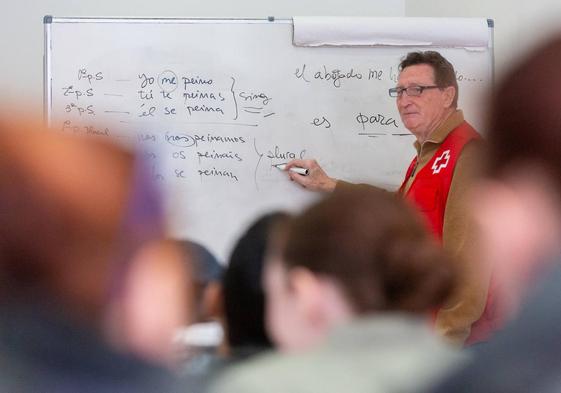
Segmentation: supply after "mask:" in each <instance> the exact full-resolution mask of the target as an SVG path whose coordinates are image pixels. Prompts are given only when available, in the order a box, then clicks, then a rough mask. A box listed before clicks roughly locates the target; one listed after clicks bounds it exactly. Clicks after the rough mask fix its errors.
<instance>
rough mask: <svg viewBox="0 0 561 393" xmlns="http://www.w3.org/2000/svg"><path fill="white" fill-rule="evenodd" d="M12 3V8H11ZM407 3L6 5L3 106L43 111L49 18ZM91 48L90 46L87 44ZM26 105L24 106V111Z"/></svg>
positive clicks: (379, 12)
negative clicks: (45, 33) (46, 18)
mask: <svg viewBox="0 0 561 393" xmlns="http://www.w3.org/2000/svg"><path fill="white" fill-rule="evenodd" d="M4 2H6V3H8V2H9V5H8V6H7V5H5V3H4ZM404 4H405V0H350V1H349V0H347V1H343V0H321V1H320V0H283V1H279V0H223V1H217V0H206V1H199V0H158V1H155V0H95V1H77V0H3V2H2V10H3V11H4V12H3V17H2V22H1V23H0V53H2V60H1V61H0V75H2V77H1V78H0V91H1V92H2V94H1V95H0V97H1V98H0V103H2V106H3V107H5V106H6V105H7V104H8V103H12V102H13V101H17V102H22V101H23V102H24V103H25V104H24V105H25V107H26V108H20V109H26V110H34V109H37V108H41V106H42V89H43V60H42V58H43V52H44V51H43V23H42V21H43V16H44V15H53V16H144V17H155V16H161V17H239V18H242V17H250V18H266V17H267V16H275V17H292V16H298V15H303V16H304V15H305V16H310V15H328V16H334V15H342V16H355V15H356V16H365V15H371V16H404V15H405V5H404ZM84 45H87V43H84ZM21 105H23V104H20V106H21Z"/></svg>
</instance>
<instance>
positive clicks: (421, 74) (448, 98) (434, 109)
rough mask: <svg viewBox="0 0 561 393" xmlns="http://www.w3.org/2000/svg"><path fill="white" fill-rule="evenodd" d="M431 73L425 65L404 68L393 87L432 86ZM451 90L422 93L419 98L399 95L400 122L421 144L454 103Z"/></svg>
mask: <svg viewBox="0 0 561 393" xmlns="http://www.w3.org/2000/svg"><path fill="white" fill-rule="evenodd" d="M434 85H435V81H434V71H433V69H432V67H431V66H430V65H428V64H419V65H413V66H409V67H406V68H405V69H404V70H403V71H401V73H400V74H399V80H398V83H397V87H402V88H407V87H410V86H434ZM454 94H455V91H454V88H453V87H446V88H444V89H426V90H423V92H422V93H421V95H420V96H417V97H411V96H408V95H407V93H406V92H403V94H402V95H401V97H398V98H397V109H398V111H399V115H400V116H401V121H402V122H403V124H404V125H405V127H406V128H407V129H408V130H409V131H411V133H412V134H413V135H415V136H416V137H417V139H420V140H421V141H424V140H425V139H426V138H427V137H428V136H429V135H430V133H431V132H433V131H434V130H435V129H436V128H437V127H438V126H439V125H440V124H441V123H442V122H443V121H444V120H445V119H446V117H448V114H449V109H450V108H451V105H452V101H453V99H454Z"/></svg>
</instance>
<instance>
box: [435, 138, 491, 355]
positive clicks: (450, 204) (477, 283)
mask: <svg viewBox="0 0 561 393" xmlns="http://www.w3.org/2000/svg"><path fill="white" fill-rule="evenodd" d="M479 153H480V143H479V142H472V143H470V144H468V145H467V146H466V147H465V148H464V150H463V151H462V154H461V155H460V157H459V159H458V162H457V163H456V168H455V171H454V176H453V178H452V183H451V185H450V191H449V193H448V200H447V203H446V211H445V213H444V228H443V238H442V241H443V246H444V249H445V250H446V251H447V252H448V253H449V255H450V256H451V261H452V263H456V264H457V265H458V272H459V280H458V285H457V286H456V290H455V291H454V293H453V295H452V296H451V297H450V299H449V300H448V301H447V303H446V304H445V305H444V306H443V307H442V308H441V309H440V310H439V312H438V314H437V318H436V330H437V332H438V333H439V334H440V335H441V336H443V337H444V338H445V339H446V340H447V341H450V342H451V343H453V344H457V345H462V344H463V343H464V341H465V340H466V339H467V338H468V336H469V334H470V331H471V326H472V324H473V323H475V322H477V320H479V318H480V317H481V315H482V313H483V311H484V309H485V304H486V301H487V290H488V286H489V280H490V271H489V270H490V269H489V268H487V267H485V266H482V265H481V264H479V263H478V261H477V260H476V258H474V257H473V255H474V251H475V250H476V249H475V247H476V245H477V244H476V236H477V231H476V228H475V223H474V220H473V217H472V216H471V215H470V213H469V212H470V208H469V206H468V203H469V201H468V199H469V194H470V186H471V185H472V184H473V182H474V180H475V178H476V176H477V174H478V172H479V170H478V163H479V162H480V161H479V158H480V154H479Z"/></svg>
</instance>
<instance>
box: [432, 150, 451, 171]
mask: <svg viewBox="0 0 561 393" xmlns="http://www.w3.org/2000/svg"><path fill="white" fill-rule="evenodd" d="M449 161H450V150H446V151H445V152H444V153H442V155H441V156H440V157H438V158H437V159H436V160H434V162H433V164H432V167H431V169H432V174H433V175H436V174H437V173H440V171H441V170H442V169H444V168H446V167H447V166H448V162H449Z"/></svg>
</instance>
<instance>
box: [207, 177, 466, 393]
mask: <svg viewBox="0 0 561 393" xmlns="http://www.w3.org/2000/svg"><path fill="white" fill-rule="evenodd" d="M441 252H442V251H441V250H440V249H439V247H438V245H437V244H436V241H434V239H433V237H432V236H431V235H430V234H428V233H427V232H426V231H425V226H424V224H423V223H422V222H421V219H420V218H419V217H418V216H417V215H416V214H415V213H414V212H413V211H412V210H411V208H410V207H409V206H407V205H406V202H404V201H402V200H400V199H398V198H397V197H395V196H394V195H392V194H389V193H387V192H384V191H381V190H377V189H375V188H364V189H358V188H357V189H354V188H351V189H348V190H339V191H336V192H334V193H332V194H330V195H329V196H327V197H326V199H324V200H323V201H321V202H319V203H318V204H316V205H314V206H312V207H311V208H309V209H308V210H306V211H305V212H304V213H302V215H300V216H298V217H296V218H294V219H292V220H290V221H289V222H288V223H287V224H286V225H284V226H283V227H281V228H279V229H278V230H277V231H276V234H275V237H274V239H273V243H272V245H271V249H270V253H269V257H268V262H267V265H266V270H265V289H266V293H267V320H268V328H269V331H270V334H271V336H272V339H273V341H274V342H275V343H276V344H277V345H278V346H279V347H280V349H281V350H282V351H283V352H285V353H284V354H280V355H270V356H265V357H261V358H256V359H255V360H253V361H251V362H250V363H247V364H246V365H242V366H240V367H238V368H234V369H232V371H231V372H228V373H227V374H226V375H225V376H224V378H223V379H222V380H221V381H220V382H218V384H217V386H216V387H215V390H216V391H218V392H229V393H237V392H265V391H266V392H322V393H326V392H345V391H348V392H355V393H360V392H369V393H373V392H415V391H418V390H419V388H421V387H425V386H427V385H428V384H430V383H431V382H433V381H434V380H435V379H437V378H439V377H441V375H442V374H443V373H444V372H445V370H447V369H449V368H450V367H453V366H454V365H456V364H457V362H459V361H460V360H461V356H460V354H459V353H458V352H456V351H455V350H453V349H452V348H449V347H447V346H446V345H445V344H444V343H443V342H441V341H440V339H439V338H437V337H435V336H434V335H433V333H432V331H431V327H430V321H429V317H428V314H430V310H433V309H434V308H436V307H438V306H440V305H441V303H442V302H443V301H444V300H445V299H446V297H447V296H448V295H449V293H450V291H451V290H452V288H453V285H454V283H455V279H456V272H455V271H454V270H453V267H452V264H450V263H448V261H447V260H445V258H444V257H443V255H442V254H441Z"/></svg>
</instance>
